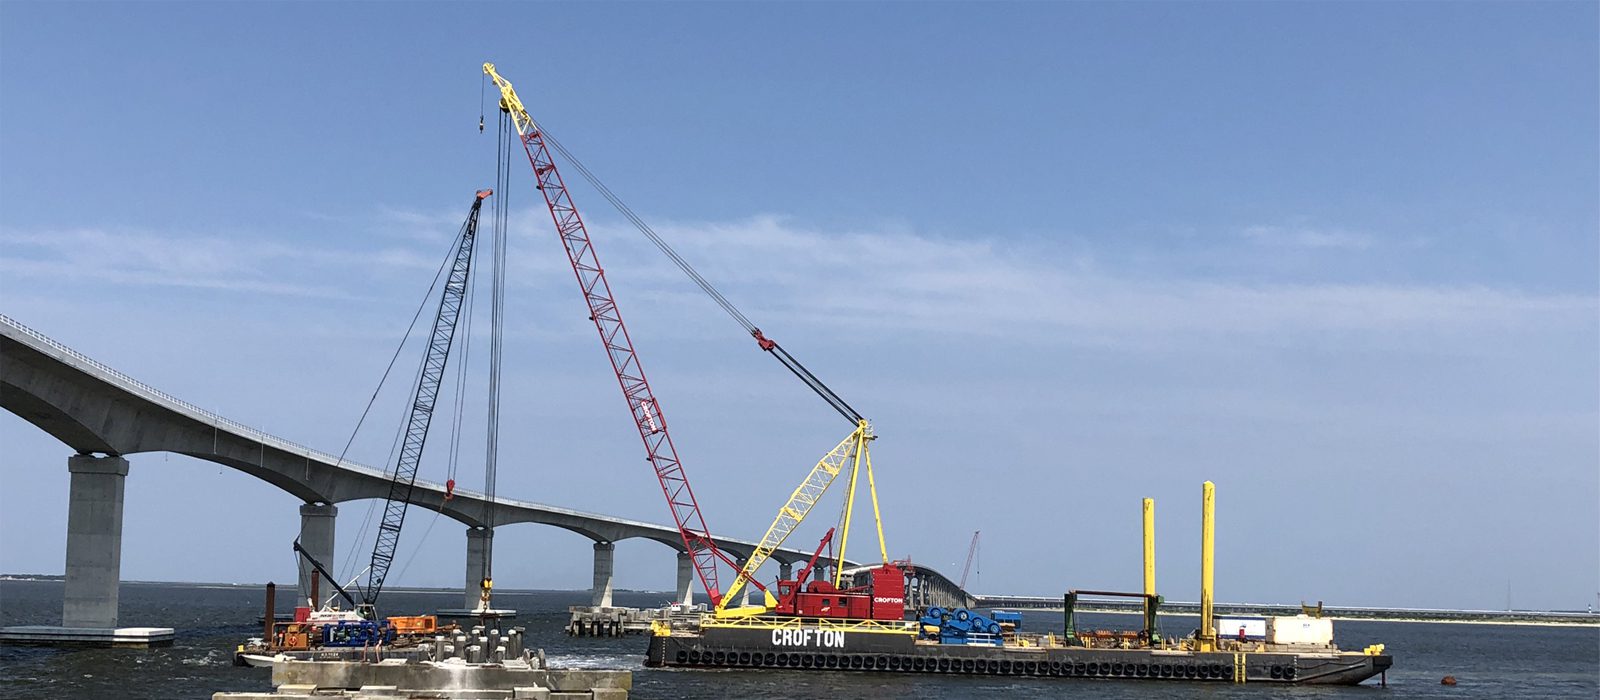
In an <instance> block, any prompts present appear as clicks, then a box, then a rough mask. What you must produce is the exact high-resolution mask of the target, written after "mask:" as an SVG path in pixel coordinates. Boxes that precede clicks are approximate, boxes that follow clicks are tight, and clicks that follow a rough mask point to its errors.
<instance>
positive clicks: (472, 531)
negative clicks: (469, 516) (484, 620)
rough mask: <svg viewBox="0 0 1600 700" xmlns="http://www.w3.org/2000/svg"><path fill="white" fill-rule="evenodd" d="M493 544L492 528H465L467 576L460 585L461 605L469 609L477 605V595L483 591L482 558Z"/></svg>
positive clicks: (486, 555)
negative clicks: (464, 581)
mask: <svg viewBox="0 0 1600 700" xmlns="http://www.w3.org/2000/svg"><path fill="white" fill-rule="evenodd" d="M493 546H494V530H490V529H488V528H482V527H469V528H467V578H466V583H465V584H464V585H463V586H462V590H463V591H464V595H463V596H462V599H461V607H463V608H466V609H467V610H471V609H473V608H476V607H478V597H479V596H480V595H482V593H483V560H484V559H485V558H486V557H488V556H489V549H490V548H491V547H493Z"/></svg>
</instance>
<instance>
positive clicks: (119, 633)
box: [0, 625, 173, 647]
mask: <svg viewBox="0 0 1600 700" xmlns="http://www.w3.org/2000/svg"><path fill="white" fill-rule="evenodd" d="M172 637H173V629H172V628H171V627H61V626H57V625H23V626H19V627H0V644H12V645H19V646H60V647H162V646H171V644H172Z"/></svg>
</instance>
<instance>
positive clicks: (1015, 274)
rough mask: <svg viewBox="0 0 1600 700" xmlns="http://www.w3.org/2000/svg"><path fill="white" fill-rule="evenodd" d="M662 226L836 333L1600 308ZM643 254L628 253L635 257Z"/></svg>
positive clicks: (696, 260) (657, 272) (720, 276)
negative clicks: (1164, 274) (1140, 272)
mask: <svg viewBox="0 0 1600 700" xmlns="http://www.w3.org/2000/svg"><path fill="white" fill-rule="evenodd" d="M657 229H658V230H659V231H660V232H661V233H662V234H663V235H664V236H665V237H667V238H668V239H669V240H671V241H673V244H674V246H675V247H676V248H677V250H678V251H679V252H680V253H681V254H683V255H684V257H686V258H688V259H689V260H690V261H691V262H692V263H693V264H695V265H696V266H697V267H699V268H701V269H702V271H703V272H705V274H706V276H707V277H709V278H711V279H713V280H716V281H717V283H718V284H719V285H721V286H722V287H724V291H725V292H727V293H728V294H729V296H730V297H731V298H733V299H734V300H735V302H736V303H739V304H741V305H742V306H748V307H752V309H753V310H757V311H759V312H761V313H764V314H778V315H784V316H789V317H791V318H798V319H805V320H809V321H811V322H814V323H817V324H831V325H835V326H837V325H840V324H849V325H850V326H852V327H874V328H880V329H884V330H893V329H915V330H923V331H929V332H937V333H946V334H962V333H979V334H985V335H991V334H1003V335H1013V336H1015V337H1017V338H1020V339H1024V340H1026V339H1028V338H1030V337H1040V334H1045V335H1046V336H1047V337H1044V338H1041V339H1047V340H1052V341H1053V340H1059V339H1067V340H1071V339H1073V338H1077V339H1079V340H1084V341H1088V342H1097V343H1098V342H1107V341H1116V340H1117V339H1119V338H1120V339H1122V340H1131V339H1136V338H1149V337H1151V336H1161V335H1170V334H1183V335H1196V334H1209V335H1236V336H1237V335H1255V336H1275V335H1278V334H1283V333H1303V332H1319V331H1338V332H1347V331H1372V332H1380V331H1381V332H1388V331H1395V330H1418V329H1426V330H1429V331H1439V330H1444V331H1469V332H1470V331H1483V330H1496V329H1503V328H1507V327H1526V326H1538V325H1548V324H1561V323H1573V322H1575V321H1581V320H1582V319H1591V320H1592V318H1593V315H1594V313H1595V310H1596V308H1597V300H1596V299H1595V298H1594V297H1589V296H1579V295H1560V294H1557V295H1540V294H1530V293H1525V292H1521V291H1517V290H1512V289H1498V288H1493V287H1485V286H1424V285H1400V284H1366V283H1362V284H1357V283H1348V284H1340V283H1307V284H1293V283H1278V284H1250V283H1243V282H1227V281H1214V280H1193V279H1172V278H1160V279H1142V278H1134V277H1129V276H1127V275H1123V274H1119V273H1117V272H1115V271H1108V270H1097V269H1094V268H1092V267H1086V266H1084V265H1081V264H1079V263H1078V262H1077V261H1073V262H1071V263H1058V262H1057V261H1056V259H1055V257H1054V252H1053V251H1050V250H1043V249H1036V248H1029V247H1026V246H1022V245H1008V244H1003V243H999V242H993V241H985V240H940V239H935V238H930V237H926V236H919V235H916V234H913V233H908V232H903V231H893V232H888V233H879V232H844V233H831V232H823V231H818V230H812V229H807V228H804V227H799V226H793V225H789V224H787V223H785V222H784V221H783V220H782V219H779V218H776V217H757V218H753V219H750V220H747V221H743V222H736V223H714V224H706V225H692V224H668V225H662V226H658V227H657ZM618 235H620V234H618ZM640 243H642V241H640ZM639 248H640V246H633V247H631V248H629V249H628V251H629V255H630V256H632V257H638V255H639V253H638V252H635V251H638V250H639ZM607 252H608V253H609V252H610V251H607ZM649 253H650V254H651V257H653V258H659V257H660V256H658V255H654V251H653V250H652V251H649ZM629 262H630V263H633V262H636V261H632V260H630V261H629ZM637 262H638V263H639V264H649V265H650V268H649V269H651V270H652V271H653V273H652V275H651V276H650V280H649V283H650V284H651V285H666V288H668V289H677V290H680V291H685V292H690V293H692V292H693V291H694V290H693V289H692V288H691V287H688V286H687V282H684V281H682V280H681V275H680V274H679V273H678V272H677V271H676V270H674V269H672V268H671V267H670V266H669V265H667V264H666V263H665V262H664V261H658V262H654V263H650V262H648V261H637ZM673 278H678V279H679V282H677V283H674V282H672V279H673ZM627 283H628V284H630V285H638V284H643V283H642V282H640V281H639V279H638V278H637V277H635V278H630V279H629V280H628V282H627ZM752 315H757V314H755V313H752Z"/></svg>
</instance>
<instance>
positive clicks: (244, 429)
mask: <svg viewBox="0 0 1600 700" xmlns="http://www.w3.org/2000/svg"><path fill="white" fill-rule="evenodd" d="M0 323H4V324H5V325H7V326H10V327H11V328H14V329H16V330H17V331H19V332H21V333H22V334H24V335H26V336H28V337H29V338H32V339H34V340H36V341H39V342H40V343H43V344H44V345H46V346H48V347H49V348H50V349H51V350H54V351H56V352H59V353H61V354H63V355H66V356H68V357H71V358H72V359H73V360H75V361H77V362H79V363H81V364H83V365H86V366H88V367H89V368H91V369H93V370H94V371H95V372H96V373H98V374H101V375H103V376H102V378H103V379H106V380H108V381H110V382H111V383H113V384H115V385H117V386H118V387H120V388H121V389H123V390H125V391H128V392H130V393H132V394H135V395H137V396H139V397H141V398H145V399H149V400H151V401H155V402H157V403H166V404H169V405H171V406H172V407H174V408H178V409H181V410H182V412H184V413H188V414H191V415H192V416H193V417H195V418H200V419H203V421H204V422H207V423H210V424H211V425H212V426H213V427H217V428H221V427H224V426H226V427H227V428H228V429H229V430H230V431H233V432H235V433H239V434H241V435H244V436H246V437H250V438H253V439H255V440H256V441H257V442H261V443H270V444H271V445H272V446H274V447H277V448H278V449H282V450H285V451H288V452H295V453H298V454H301V455H304V456H306V457H309V458H316V459H319V460H321V461H325V462H328V463H329V464H333V465H336V466H341V467H348V468H354V469H356V470H357V471H368V472H373V473H375V474H378V475H380V476H381V475H383V472H381V471H379V470H377V469H373V468H372V467H368V466H366V465H364V464H358V463H356V462H350V461H348V460H345V459H342V458H339V457H335V456H333V455H330V454H328V453H326V452H322V451H320V450H314V449H312V448H310V447H306V446H305V445H301V444H299V443H295V442H292V441H289V440H285V439H283V438H280V437H277V436H275V435H272V434H270V433H267V432H265V431H262V430H258V429H256V428H252V427H250V426H248V425H245V424H243V423H240V422H238V421H236V420H232V419H229V418H224V417H222V416H220V415H217V414H216V413H213V412H211V411H208V410H206V409H203V408H200V407H199V406H196V405H194V404H192V403H189V402H187V401H184V400H183V399H180V398H178V397H176V396H173V395H171V394H168V393H166V392H164V391H162V390H160V389H157V388H155V387H153V386H150V385H149V384H145V383H144V382H141V381H139V380H137V379H134V378H133V377H130V376H128V375H126V374H123V373H122V372H120V371H117V370H116V369H113V368H111V367H109V366H107V365H106V364H105V363H102V362H100V361H98V360H96V359H94V358H92V357H89V356H88V355H85V354H83V353H81V352H78V351H77V350H74V349H72V348H70V347H67V346H66V345H64V344H62V343H61V342H60V341H58V340H56V339H54V338H51V337H50V336H47V335H45V334H43V333H40V332H39V331H36V330H34V329H32V328H29V327H28V326H26V325H23V324H22V323H21V322H19V321H17V320H16V319H14V318H11V317H10V316H7V315H5V314H0Z"/></svg>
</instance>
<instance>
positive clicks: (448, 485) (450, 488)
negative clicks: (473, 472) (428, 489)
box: [444, 479, 456, 501]
mask: <svg viewBox="0 0 1600 700" xmlns="http://www.w3.org/2000/svg"><path fill="white" fill-rule="evenodd" d="M455 497H456V480H455V479H445V481H444V500H446V501H448V500H450V499H452V498H455Z"/></svg>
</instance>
